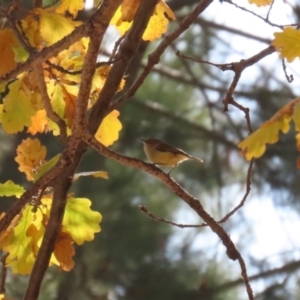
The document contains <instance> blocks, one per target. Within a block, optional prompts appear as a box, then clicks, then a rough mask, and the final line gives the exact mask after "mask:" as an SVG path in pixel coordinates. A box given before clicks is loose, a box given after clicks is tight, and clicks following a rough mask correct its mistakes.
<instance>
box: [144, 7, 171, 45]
mask: <svg viewBox="0 0 300 300" xmlns="http://www.w3.org/2000/svg"><path fill="white" fill-rule="evenodd" d="M167 12H168V13H169V14H168V15H169V17H171V18H173V20H175V15H174V14H173V12H172V11H171V9H170V8H169V7H168V6H167V5H166V4H165V3H164V2H163V1H161V2H159V3H158V4H157V5H156V7H155V13H154V14H153V15H152V17H151V18H150V21H149V23H148V26H147V28H146V30H145V32H144V35H143V40H145V41H151V42H153V41H154V40H156V39H158V38H160V37H161V36H162V35H163V34H164V33H165V32H166V31H167V27H168V24H169V20H168V19H167V18H166V17H165V13H167ZM170 12H171V13H172V14H171V13H170Z"/></svg>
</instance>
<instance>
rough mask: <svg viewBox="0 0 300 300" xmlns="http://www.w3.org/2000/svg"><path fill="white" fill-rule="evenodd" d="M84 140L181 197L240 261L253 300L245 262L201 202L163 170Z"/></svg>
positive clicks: (86, 139) (231, 256) (228, 253)
mask: <svg viewBox="0 0 300 300" xmlns="http://www.w3.org/2000/svg"><path fill="white" fill-rule="evenodd" d="M83 140H84V141H85V142H86V143H87V144H88V145H89V146H91V147H92V148H93V149H95V150H97V151H98V152H99V153H100V154H102V155H104V156H106V157H108V158H110V159H112V160H114V161H117V162H119V163H120V164H122V165H126V166H131V167H133V168H137V169H140V170H142V171H144V172H146V173H148V174H150V175H152V176H153V177H155V178H157V179H159V180H160V181H162V182H163V183H164V184H165V185H166V186H167V187H168V188H169V189H170V190H171V191H172V192H173V193H174V194H176V195H177V196H179V197H180V198H181V199H182V200H183V201H184V202H185V203H187V204H188V205H189V206H190V207H191V208H192V209H193V210H194V211H195V212H196V213H197V214H198V215H199V216H200V217H201V218H202V219H203V220H204V221H205V222H206V223H207V224H208V226H209V227H210V228H211V229H212V231H213V232H215V233H216V234H217V235H218V237H219V238H220V239H221V241H222V243H223V245H224V246H225V247H226V249H227V251H226V253H227V256H228V257H229V258H230V259H232V260H238V261H239V264H240V266H241V270H242V272H241V274H242V277H243V279H244V283H245V286H246V290H247V293H248V297H249V299H250V300H253V299H254V298H253V292H252V288H251V286H250V283H249V279H248V275H247V270H246V265H245V262H244V260H243V258H242V256H241V254H240V253H239V251H238V250H237V249H236V247H235V245H234V243H233V242H232V240H231V239H230V237H229V235H228V234H227V233H226V232H225V230H224V229H223V228H222V227H221V226H220V225H219V224H218V223H217V222H216V221H215V220H214V219H213V218H212V217H211V216H210V215H209V214H208V213H207V212H206V211H205V209H204V208H203V206H202V205H201V203H200V201H199V200H198V199H196V198H194V197H193V196H192V195H190V194H189V193H188V192H186V191H185V190H184V189H183V188H182V187H181V186H180V185H179V184H178V183H177V182H175V181H174V180H173V179H172V178H171V177H170V176H169V175H168V174H165V173H164V172H163V171H162V170H160V169H159V168H157V167H156V166H155V165H153V164H148V163H145V162H143V161H141V160H138V159H136V158H131V157H128V156H124V155H121V154H119V153H117V152H114V151H112V150H110V149H108V148H106V147H104V146H103V145H102V144H100V143H99V142H98V141H97V140H96V139H95V138H94V137H93V136H92V135H91V134H90V133H89V132H86V133H85V135H84V136H83Z"/></svg>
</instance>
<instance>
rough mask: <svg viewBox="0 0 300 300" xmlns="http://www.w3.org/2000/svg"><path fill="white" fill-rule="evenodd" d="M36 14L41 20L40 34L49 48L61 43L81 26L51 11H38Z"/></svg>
mask: <svg viewBox="0 0 300 300" xmlns="http://www.w3.org/2000/svg"><path fill="white" fill-rule="evenodd" d="M36 12H38V13H39V18H40V34H41V37H42V38H43V40H44V41H45V42H46V44H47V46H50V45H52V44H54V43H56V42H58V41H60V40H61V39H62V38H63V37H65V36H67V35H68V34H70V33H71V32H72V31H73V30H74V29H75V27H77V26H79V25H80V24H81V22H77V21H76V22H75V21H73V20H71V19H68V18H66V17H64V16H63V15H59V14H57V13H55V12H52V11H51V10H45V9H37V10H36Z"/></svg>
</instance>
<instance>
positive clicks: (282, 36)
mask: <svg viewBox="0 0 300 300" xmlns="http://www.w3.org/2000/svg"><path fill="white" fill-rule="evenodd" d="M274 36H275V39H274V40H273V42H272V45H273V46H274V47H275V48H276V50H277V51H279V52H280V56H281V57H282V58H286V59H287V61H288V62H292V61H293V60H294V59H295V58H296V57H300V31H299V30H297V29H295V28H293V27H285V28H284V29H283V32H275V33H274Z"/></svg>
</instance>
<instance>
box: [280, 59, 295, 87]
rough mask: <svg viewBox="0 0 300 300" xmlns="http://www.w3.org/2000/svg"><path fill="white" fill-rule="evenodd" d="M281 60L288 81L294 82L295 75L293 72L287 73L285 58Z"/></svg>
mask: <svg viewBox="0 0 300 300" xmlns="http://www.w3.org/2000/svg"><path fill="white" fill-rule="evenodd" d="M281 61H282V68H283V72H284V75H285V78H286V80H287V82H288V83H292V82H293V81H294V75H293V74H291V75H288V74H287V71H286V64H285V61H284V59H282V60H281Z"/></svg>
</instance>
